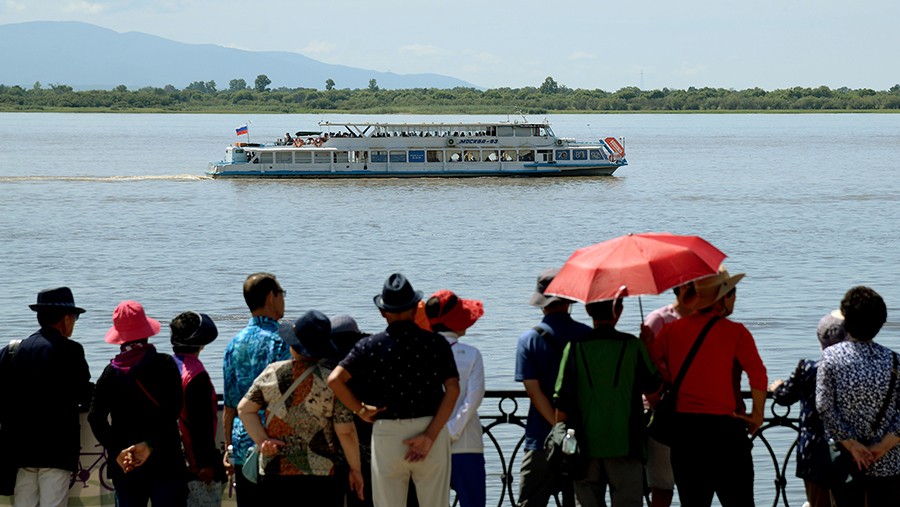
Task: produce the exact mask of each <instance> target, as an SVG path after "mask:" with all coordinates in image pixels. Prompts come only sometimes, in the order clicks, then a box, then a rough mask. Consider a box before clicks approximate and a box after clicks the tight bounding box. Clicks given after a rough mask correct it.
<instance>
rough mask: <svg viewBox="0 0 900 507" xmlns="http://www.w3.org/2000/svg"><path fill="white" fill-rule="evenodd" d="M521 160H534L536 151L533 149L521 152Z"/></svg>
mask: <svg viewBox="0 0 900 507" xmlns="http://www.w3.org/2000/svg"><path fill="white" fill-rule="evenodd" d="M519 161H520V162H534V152H533V151H531V150H528V151H520V152H519Z"/></svg>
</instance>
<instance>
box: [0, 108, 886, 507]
mask: <svg viewBox="0 0 900 507" xmlns="http://www.w3.org/2000/svg"><path fill="white" fill-rule="evenodd" d="M248 119H250V120H252V123H250V140H251V141H253V142H259V141H271V140H273V139H275V138H277V137H280V136H281V135H283V133H284V132H285V131H295V130H308V129H311V128H312V127H314V126H315V123H316V122H317V121H319V120H320V119H325V120H329V121H332V122H344V121H370V122H375V121H391V122H398V121H399V122H409V123H420V122H425V121H427V122H429V123H430V122H432V121H434V122H458V121H469V120H472V119H473V118H471V117H462V116H438V117H432V116H428V117H425V116H375V117H362V116H355V115H330V116H324V117H323V116H318V115H254V116H251V117H249V118H248V116H247V115H209V114H166V115H161V114H38V113H31V114H28V113H25V114H18V113H2V114H0V139H2V140H3V141H4V144H5V146H6V148H5V149H3V150H2V151H0V272H2V274H3V275H4V276H3V279H4V281H3V286H4V290H3V291H2V292H0V323H2V326H3V329H4V331H5V332H4V335H5V336H6V339H14V338H24V337H26V336H27V335H28V334H30V333H31V332H33V331H34V330H35V329H36V328H37V322H36V320H35V319H34V313H33V312H31V311H30V310H29V309H28V304H30V303H33V302H34V298H35V294H36V293H37V292H38V291H39V290H41V289H44V288H49V287H55V286H60V285H68V286H69V287H71V288H72V290H73V291H74V294H75V298H76V302H77V303H78V305H79V306H82V307H84V308H86V309H87V310H88V312H87V313H85V314H84V315H83V316H82V317H81V319H80V320H79V321H78V324H77V326H76V328H75V335H74V339H76V340H78V341H80V342H81V343H82V344H84V346H85V349H86V352H87V355H88V360H89V362H90V364H91V373H92V375H93V377H94V378H96V377H97V376H98V375H99V374H100V372H101V371H102V369H103V367H104V365H105V364H106V363H107V362H108V360H109V359H110V358H111V357H112V356H113V355H114V354H115V353H116V347H114V346H111V345H108V344H106V343H105V342H104V341H103V336H104V334H105V332H106V330H107V329H108V328H109V326H110V325H111V314H112V311H113V309H114V308H115V306H116V305H117V304H118V303H119V302H120V301H122V300H125V299H134V300H137V301H139V302H141V303H142V304H143V305H144V306H145V308H146V310H147V313H148V315H150V316H151V317H154V318H157V319H159V320H161V321H163V323H164V324H165V323H167V322H168V320H169V319H171V318H172V317H174V316H175V315H177V314H178V313H180V312H182V311H185V310H196V311H201V312H205V313H209V314H210V315H211V316H212V317H213V318H214V320H215V321H216V324H217V326H218V328H219V336H220V337H219V339H218V340H217V341H216V342H214V343H213V344H211V345H210V346H209V347H207V349H206V350H204V352H203V353H202V355H201V359H203V360H204V361H205V362H206V364H207V365H208V366H209V367H210V370H211V373H212V377H213V380H214V383H215V384H216V387H217V389H218V390H219V391H220V392H221V388H222V380H221V379H222V375H221V368H220V366H219V365H220V364H221V357H222V352H223V350H224V348H225V345H226V344H227V342H228V340H229V339H230V338H231V337H232V336H234V335H235V334H236V333H237V332H238V331H239V330H240V329H242V328H243V327H244V326H245V324H246V321H247V318H248V311H247V308H246V306H245V304H244V301H243V297H242V294H241V284H242V283H243V280H244V278H245V277H246V275H247V274H249V273H253V272H257V271H269V272H272V273H275V274H276V275H277V276H278V279H279V280H280V282H281V284H282V285H283V287H284V288H285V289H286V291H287V296H286V317H287V318H296V317H298V316H300V315H301V314H302V313H303V312H304V311H306V310H308V309H318V310H321V311H323V312H324V313H326V314H328V315H334V314H336V313H349V314H351V315H353V316H354V317H355V318H356V319H357V320H358V322H359V324H360V327H361V328H362V329H363V330H366V331H370V332H372V331H377V330H380V329H381V328H383V327H384V322H383V320H382V319H381V317H380V315H379V313H378V311H377V310H376V308H375V307H374V305H373V304H372V296H374V295H375V294H377V293H378V292H380V290H381V286H382V283H383V282H384V279H385V278H386V277H387V276H388V275H389V274H390V273H392V272H394V271H401V272H403V273H404V274H405V275H407V277H408V278H409V279H410V280H411V281H412V283H413V285H414V286H415V288H417V289H421V290H424V291H425V293H426V295H428V294H431V293H432V292H434V291H436V290H439V289H451V290H453V291H455V292H456V293H457V294H458V295H459V296H460V297H464V298H475V299H481V300H482V301H483V302H484V307H485V315H484V317H483V318H482V319H481V320H479V321H478V323H477V324H476V325H475V326H474V327H472V328H471V329H470V332H469V333H468V334H467V335H466V337H465V338H464V340H465V341H467V342H468V343H471V344H473V345H475V346H477V347H479V348H480V349H481V351H482V353H483V354H484V358H485V368H486V381H487V387H488V389H510V388H519V387H520V386H519V385H518V384H517V383H516V382H515V381H514V380H513V374H514V368H515V364H514V363H515V344H516V338H517V336H518V335H519V334H521V333H522V332H524V331H525V330H527V329H529V328H530V327H532V326H533V325H535V324H536V323H537V322H538V321H539V320H540V318H541V315H540V311H539V310H538V309H535V308H532V307H530V306H528V304H527V300H528V297H529V295H530V293H531V292H532V291H533V290H534V285H535V281H536V277H537V274H538V273H539V272H540V271H541V270H542V269H543V268H546V267H549V266H560V265H562V264H563V263H564V262H565V260H566V259H567V258H568V256H569V255H570V254H571V253H572V252H573V251H574V250H575V249H577V248H580V247H584V246H588V245H591V244H594V243H598V242H600V241H604V240H607V239H611V238H614V237H616V236H619V235H622V234H627V233H637V232H671V233H675V234H695V235H699V236H702V237H703V238H705V239H707V240H708V241H710V242H711V243H713V244H714V245H716V246H717V247H718V248H720V249H721V250H722V251H723V252H725V253H726V254H728V258H727V259H726V261H725V262H726V265H727V266H728V268H729V271H731V272H732V273H735V272H745V273H747V276H746V278H744V280H742V281H741V283H740V290H739V291H738V298H737V303H736V310H735V314H734V315H733V316H732V318H733V319H734V320H737V321H739V322H742V323H744V324H745V325H746V326H747V327H748V328H749V329H750V331H751V332H752V333H753V335H754V337H755V338H756V340H757V344H758V347H759V350H760V354H761V356H762V358H763V360H764V362H765V364H766V366H767V368H768V371H769V378H770V380H774V379H776V378H786V376H787V375H789V374H790V372H791V371H792V369H793V368H794V366H795V365H796V363H797V361H798V360H799V359H801V358H806V357H817V356H818V355H819V348H818V342H817V341H816V337H815V328H816V324H817V322H818V320H819V318H820V317H821V316H822V315H824V314H825V313H827V312H828V311H830V310H832V309H834V308H837V307H838V304H839V302H840V299H841V297H842V296H843V294H844V292H845V291H846V290H847V289H849V288H850V287H852V286H854V285H859V284H864V285H869V286H871V287H873V288H874V289H875V290H877V291H878V292H879V293H880V294H881V295H882V296H883V297H884V299H885V301H886V302H887V305H888V312H889V315H888V323H887V324H886V325H885V327H884V328H883V329H882V331H881V333H880V334H879V336H878V337H877V338H876V340H877V341H879V342H880V343H882V344H885V345H887V346H889V347H891V348H894V349H897V348H898V347H900V338H898V333H897V331H898V324H900V320H898V319H897V318H896V313H895V312H896V311H897V308H898V305H900V287H898V284H897V283H896V280H897V278H898V276H897V275H898V271H900V267H898V263H897V262H896V253H897V251H898V248H900V241H898V237H900V233H898V228H897V217H898V216H900V175H898V171H897V169H898V162H897V161H898V160H900V115H896V114H802V115H792V114H777V115H776V114H752V115H741V114H679V115H666V114H635V115H624V114H623V115H618V114H607V115H554V116H551V117H549V120H550V121H551V122H552V123H553V129H554V131H555V132H556V133H557V135H561V136H565V137H575V138H578V139H579V140H586V139H597V138H600V137H607V136H615V137H623V136H624V137H625V149H626V153H627V159H628V162H629V165H628V166H627V167H624V168H622V169H620V170H619V171H617V172H616V174H615V175H614V176H612V177H595V178H558V179H502V178H479V179H471V180H458V179H456V180H440V179H420V180H341V181H337V180H332V181H328V180H319V181H226V180H210V179H207V178H205V177H204V171H205V169H206V165H207V163H208V162H210V161H216V160H221V159H222V157H223V155H224V148H225V146H227V145H228V144H229V143H231V142H234V141H236V140H238V139H237V138H236V137H235V136H234V129H235V128H236V127H238V126H239V125H241V124H243V123H246V122H247V120H248ZM484 119H485V120H505V119H506V118H505V117H503V118H498V117H485V118H484ZM532 119H539V118H532ZM241 140H245V139H241ZM671 300H672V296H671V295H663V296H645V297H643V298H641V301H640V305H639V303H638V300H637V299H636V298H631V299H629V300H628V301H626V305H625V312H624V314H623V316H622V320H621V321H620V324H619V327H620V329H623V330H626V331H630V332H634V333H637V327H638V324H639V322H640V320H641V311H640V306H642V307H643V314H645V315H646V313H648V312H649V311H650V310H652V309H654V308H656V307H658V306H662V305H664V304H667V303H669V302H670V301H671ZM573 315H574V316H575V317H576V318H577V319H579V320H582V321H584V322H587V321H588V318H587V315H586V314H585V313H584V310H583V307H582V306H580V305H579V306H577V307H576V308H574V310H573ZM165 329H166V328H165V326H164V330H165ZM154 342H155V343H156V344H157V345H158V346H159V347H160V348H161V349H164V350H165V349H168V347H167V345H168V340H167V338H166V336H165V335H161V337H160V338H157V339H155V340H154ZM785 438H787V437H785ZM710 445H713V443H710ZM787 445H789V442H788V443H787ZM787 445H785V446H784V448H785V449H786V448H787ZM790 466H791V467H792V466H793V464H791V465H790ZM761 488H764V489H763V490H762V491H763V492H762V493H759V495H760V501H763V499H768V500H766V502H769V501H771V495H770V494H769V492H768V491H765V489H770V488H771V483H770V482H768V483H767V482H759V481H757V489H758V490H760V489H761ZM797 491H799V490H797ZM797 491H795V492H794V493H797ZM799 494H800V495H802V493H799ZM795 501H796V500H792V505H793V504H794V502H795ZM801 503H802V500H801V501H799V502H797V503H796V504H797V505H800V504H801Z"/></svg>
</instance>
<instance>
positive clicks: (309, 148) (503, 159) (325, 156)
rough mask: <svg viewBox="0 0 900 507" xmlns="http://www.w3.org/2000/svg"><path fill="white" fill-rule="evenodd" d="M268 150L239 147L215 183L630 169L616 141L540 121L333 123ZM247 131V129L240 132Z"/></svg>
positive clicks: (216, 171)
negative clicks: (583, 138) (591, 138)
mask: <svg viewBox="0 0 900 507" xmlns="http://www.w3.org/2000/svg"><path fill="white" fill-rule="evenodd" d="M319 127H320V131H316V132H298V133H297V134H298V135H297V137H296V138H291V137H290V136H288V137H287V138H285V139H279V140H276V141H275V142H273V143H270V144H249V143H235V144H233V145H231V146H229V147H227V148H226V149H225V160H222V161H221V162H212V163H210V164H209V167H208V170H207V172H206V174H207V175H209V176H211V177H213V178H460V177H463V178H465V177H479V176H524V177H535V176H608V175H611V174H612V173H613V172H615V170H616V169H618V168H619V167H622V166H624V165H627V161H626V160H625V149H624V148H623V147H622V143H620V142H619V141H617V140H616V139H615V138H614V137H607V138H606V139H602V140H598V141H597V142H578V141H576V140H575V139H571V138H566V137H557V136H556V135H555V134H554V133H553V130H552V129H551V128H550V123H548V122H547V120H546V118H545V119H544V120H543V121H541V122H528V121H527V120H525V119H524V118H523V121H521V122H520V121H500V122H486V123H484V122H478V123H421V124H413V123H331V122H328V121H322V122H319ZM243 132H246V129H244V130H243Z"/></svg>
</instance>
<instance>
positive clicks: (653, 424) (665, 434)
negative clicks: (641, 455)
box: [647, 315, 722, 446]
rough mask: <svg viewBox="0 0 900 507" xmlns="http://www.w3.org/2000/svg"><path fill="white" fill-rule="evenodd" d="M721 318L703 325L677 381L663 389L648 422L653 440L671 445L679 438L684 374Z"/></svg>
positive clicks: (712, 319)
mask: <svg viewBox="0 0 900 507" xmlns="http://www.w3.org/2000/svg"><path fill="white" fill-rule="evenodd" d="M721 318H722V317H721V316H720V315H716V316H715V317H713V318H711V319H709V322H707V323H706V325H705V326H703V330H701V331H700V334H699V335H698V336H697V339H696V340H694V345H693V346H692V347H691V350H690V351H689V352H688V355H687V357H685V358H684V363H683V364H682V365H681V369H680V370H679V371H678V376H677V377H676V378H675V382H674V383H673V384H672V385H670V386H668V387H667V388H664V389H663V393H662V395H661V396H660V400H659V402H657V404H656V407H654V408H653V412H652V413H651V414H650V422H649V423H647V433H648V434H649V435H650V437H651V438H653V440H656V441H657V442H659V443H661V444H663V445H668V446H671V445H672V442H674V441H675V439H676V438H677V433H678V428H677V427H676V425H675V401H676V400H677V399H678V389H679V388H681V382H682V381H684V376H685V375H687V372H688V369H689V368H690V367H691V363H693V362H694V357H695V356H696V355H697V352H698V351H699V350H700V346H701V345H703V341H704V340H705V339H706V335H707V334H709V330H710V329H712V327H713V326H714V325H715V324H716V322H718V321H719V319H721Z"/></svg>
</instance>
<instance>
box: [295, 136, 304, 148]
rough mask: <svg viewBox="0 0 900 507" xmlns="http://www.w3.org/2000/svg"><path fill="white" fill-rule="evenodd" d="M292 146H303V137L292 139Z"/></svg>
mask: <svg viewBox="0 0 900 507" xmlns="http://www.w3.org/2000/svg"><path fill="white" fill-rule="evenodd" d="M294 146H296V147H297V148H299V147H301V146H303V139H299V138H297V139H294Z"/></svg>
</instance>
